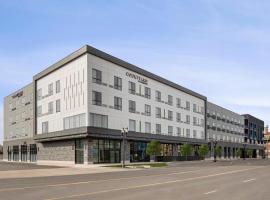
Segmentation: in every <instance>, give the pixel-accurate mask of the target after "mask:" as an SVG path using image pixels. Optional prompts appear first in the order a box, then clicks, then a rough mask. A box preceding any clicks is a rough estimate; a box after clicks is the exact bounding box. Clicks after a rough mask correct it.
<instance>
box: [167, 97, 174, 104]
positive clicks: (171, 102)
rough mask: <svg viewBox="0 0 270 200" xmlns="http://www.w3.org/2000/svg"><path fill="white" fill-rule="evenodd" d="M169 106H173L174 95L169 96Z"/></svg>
mask: <svg viewBox="0 0 270 200" xmlns="http://www.w3.org/2000/svg"><path fill="white" fill-rule="evenodd" d="M168 104H169V105H171V106H172V105H173V97H172V95H168Z"/></svg>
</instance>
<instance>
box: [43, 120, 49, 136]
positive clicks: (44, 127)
mask: <svg viewBox="0 0 270 200" xmlns="http://www.w3.org/2000/svg"><path fill="white" fill-rule="evenodd" d="M48 132H49V123H48V122H42V133H48Z"/></svg>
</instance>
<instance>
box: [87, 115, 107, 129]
mask: <svg viewBox="0 0 270 200" xmlns="http://www.w3.org/2000/svg"><path fill="white" fill-rule="evenodd" d="M90 126H94V127H100V128H108V116H107V115H100V114H95V113H90Z"/></svg>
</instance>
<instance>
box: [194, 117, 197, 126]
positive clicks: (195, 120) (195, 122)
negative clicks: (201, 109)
mask: <svg viewBox="0 0 270 200" xmlns="http://www.w3.org/2000/svg"><path fill="white" fill-rule="evenodd" d="M193 125H197V118H196V117H193Z"/></svg>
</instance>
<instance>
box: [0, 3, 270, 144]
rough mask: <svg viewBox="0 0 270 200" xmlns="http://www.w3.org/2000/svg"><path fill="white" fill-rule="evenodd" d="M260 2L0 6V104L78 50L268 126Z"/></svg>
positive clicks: (268, 44) (266, 44) (268, 45)
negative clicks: (98, 53) (103, 55)
mask: <svg viewBox="0 0 270 200" xmlns="http://www.w3.org/2000/svg"><path fill="white" fill-rule="evenodd" d="M269 24H270V1H268V0H258V1H253V0H237V1H235V0H181V1H179V0H166V1H164V0H134V1H132V0H125V1H124V0H123V1H120V0H110V1H109V0H97V1H94V0H91V1H86V0H85V1H84V0H80V1H73V0H69V1H60V0H39V1H36V0H24V1H20V0H13V1H6V0H0V70H1V71H0V72H1V73H0V143H2V140H3V98H4V96H7V95H9V94H10V93H12V92H13V91H15V90H17V89H19V88H21V87H23V86H24V85H26V84H28V83H30V82H31V80H32V77H33V75H35V74H37V73H38V72H40V71H41V70H43V69H45V68H46V67H48V66H50V65H52V64H53V63H55V62H56V61H58V60H59V59H61V58H63V57H64V56H66V55H67V54H69V53H71V52H73V51H75V50H77V49H79V48H80V47H82V46H83V45H85V44H89V45H91V46H94V47H96V48H98V49H100V50H102V51H105V52H107V53H109V54H112V55H113V56H116V57H119V58H121V59H123V60H125V61H128V62H130V63H132V64H135V65H137V66H139V67H142V68H144V69H146V70H148V71H151V72H153V73H155V74H157V75H160V76H162V77H164V78H166V79H169V80H171V81H173V82H176V83H178V84H180V85H182V86H184V87H187V88H189V89H191V90H194V91H196V92H198V93H200V94H202V95H205V96H207V98H208V100H209V101H211V102H213V103H216V104H218V105H220V106H223V107H225V108H227V109H231V110H233V111H235V112H237V113H240V114H245V113H249V114H252V115H255V116H256V117H258V118H260V119H262V120H264V121H265V123H266V124H270V116H269V113H270V93H269V91H268V88H269V85H270V80H269V73H270V67H269V66H270V59H269V58H270V56H269V55H270V26H269Z"/></svg>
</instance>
